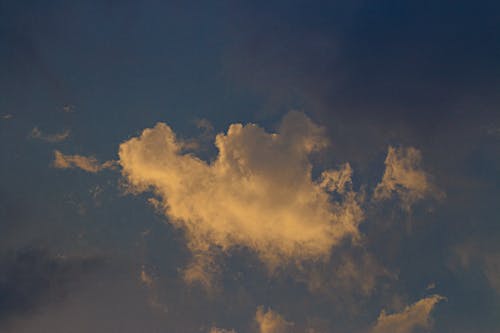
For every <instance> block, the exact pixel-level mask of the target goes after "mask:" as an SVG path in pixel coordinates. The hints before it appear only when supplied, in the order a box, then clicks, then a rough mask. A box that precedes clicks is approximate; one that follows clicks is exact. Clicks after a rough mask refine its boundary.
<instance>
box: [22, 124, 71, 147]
mask: <svg viewBox="0 0 500 333" xmlns="http://www.w3.org/2000/svg"><path fill="white" fill-rule="evenodd" d="M70 133H71V132H70V130H68V129H67V130H64V131H62V132H61V133H55V134H45V133H43V132H42V131H41V130H40V129H39V128H38V127H36V126H35V127H34V128H33V129H32V130H31V133H30V137H32V138H34V139H39V140H42V141H46V142H51V143H56V142H62V141H64V140H66V139H67V138H69V135H70Z"/></svg>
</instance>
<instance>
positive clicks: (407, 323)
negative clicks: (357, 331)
mask: <svg viewBox="0 0 500 333" xmlns="http://www.w3.org/2000/svg"><path fill="white" fill-rule="evenodd" d="M445 299H446V298H445V297H443V296H440V295H432V296H429V297H426V298H423V299H421V300H419V301H418V302H416V303H414V304H412V305H409V306H407V307H406V308H405V309H404V310H403V311H401V312H397V313H393V314H386V313H385V311H382V312H381V313H380V316H379V317H378V319H377V322H376V323H375V325H374V327H373V329H372V331H371V333H388V332H391V333H411V332H413V330H414V329H415V328H417V327H420V328H424V329H429V328H430V327H431V326H432V320H431V316H430V315H431V311H432V310H433V309H434V306H435V305H436V304H437V303H439V302H440V301H442V300H445Z"/></svg>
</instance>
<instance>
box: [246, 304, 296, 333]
mask: <svg viewBox="0 0 500 333" xmlns="http://www.w3.org/2000/svg"><path fill="white" fill-rule="evenodd" d="M255 321H256V322H257V325H258V328H259V332H258V333H288V332H289V331H290V329H291V327H292V326H293V323H291V322H288V321H286V320H285V319H284V318H283V317H282V316H281V315H280V314H279V313H277V312H274V311H272V310H271V309H268V310H267V311H264V307H262V306H259V307H258V308H257V313H256V314H255Z"/></svg>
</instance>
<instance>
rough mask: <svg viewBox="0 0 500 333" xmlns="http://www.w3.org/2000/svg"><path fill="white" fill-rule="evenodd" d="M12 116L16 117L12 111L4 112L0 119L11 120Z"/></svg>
mask: <svg viewBox="0 0 500 333" xmlns="http://www.w3.org/2000/svg"><path fill="white" fill-rule="evenodd" d="M12 118H14V116H13V115H12V114H10V113H4V114H2V115H1V116H0V119H3V120H10V119H12Z"/></svg>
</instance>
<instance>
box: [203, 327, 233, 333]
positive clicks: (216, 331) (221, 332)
mask: <svg viewBox="0 0 500 333" xmlns="http://www.w3.org/2000/svg"><path fill="white" fill-rule="evenodd" d="M209 333H236V331H235V330H226V329H223V328H217V327H212V328H211V329H210V332H209Z"/></svg>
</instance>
